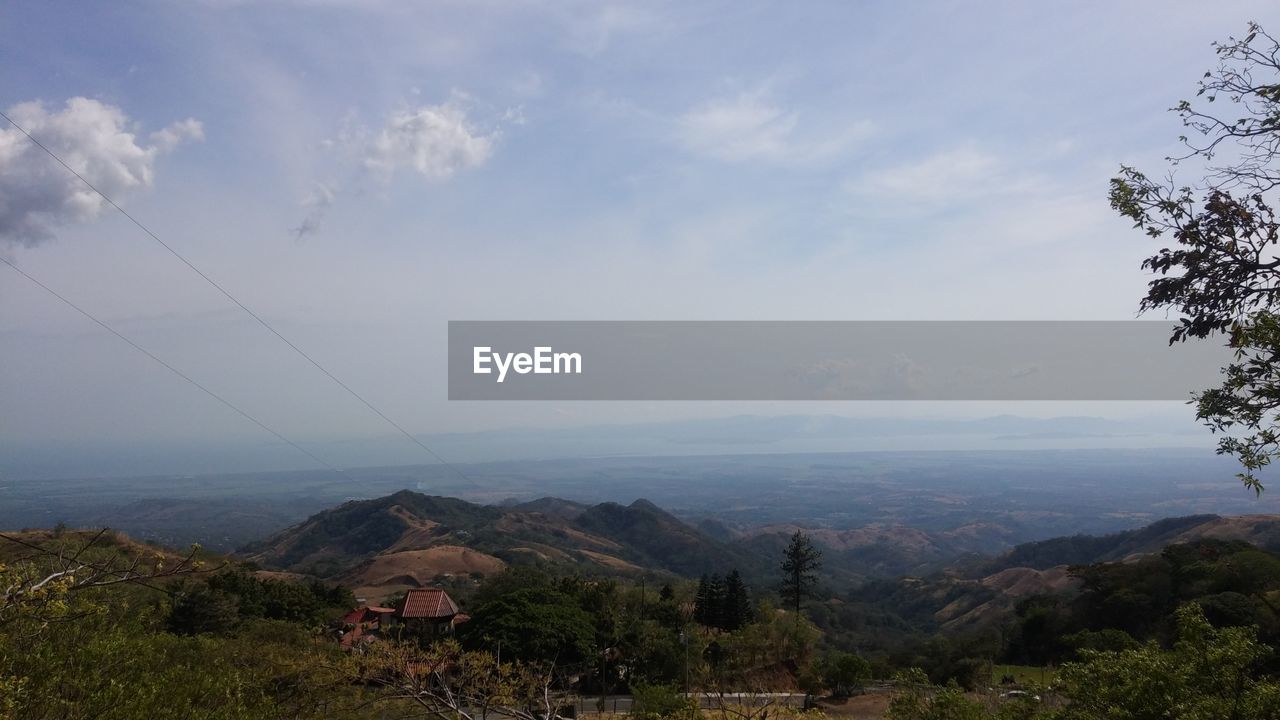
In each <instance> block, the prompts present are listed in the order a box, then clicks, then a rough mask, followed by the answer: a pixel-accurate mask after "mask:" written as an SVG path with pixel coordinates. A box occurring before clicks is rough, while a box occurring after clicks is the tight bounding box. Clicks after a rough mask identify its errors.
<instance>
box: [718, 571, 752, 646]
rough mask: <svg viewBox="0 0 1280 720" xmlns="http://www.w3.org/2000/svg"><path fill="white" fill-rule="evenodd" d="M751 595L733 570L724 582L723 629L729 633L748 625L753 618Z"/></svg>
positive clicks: (738, 574) (737, 573) (739, 575)
mask: <svg viewBox="0 0 1280 720" xmlns="http://www.w3.org/2000/svg"><path fill="white" fill-rule="evenodd" d="M754 615H755V612H754V608H753V607H752V605H751V593H750V592H749V591H748V590H747V585H746V583H744V582H743V581H742V575H741V574H740V573H739V572H738V570H737V568H734V570H733V572H730V573H729V575H728V576H727V577H726V578H725V581H724V629H725V630H728V631H730V632H732V631H734V630H737V629H739V628H741V627H743V626H745V625H747V624H749V623H750V622H751V621H752V620H754V619H755V618H754V617H753V616H754Z"/></svg>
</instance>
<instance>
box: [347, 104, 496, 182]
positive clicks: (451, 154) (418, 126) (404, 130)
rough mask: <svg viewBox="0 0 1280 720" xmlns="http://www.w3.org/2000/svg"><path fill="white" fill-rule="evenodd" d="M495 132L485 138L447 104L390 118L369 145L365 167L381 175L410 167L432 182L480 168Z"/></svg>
mask: <svg viewBox="0 0 1280 720" xmlns="http://www.w3.org/2000/svg"><path fill="white" fill-rule="evenodd" d="M496 140H497V132H494V133H492V134H490V135H485V134H483V133H481V132H478V131H477V130H476V129H475V128H474V127H472V126H471V124H470V123H469V122H468V121H467V115H466V113H465V112H464V111H463V110H462V108H460V107H459V106H458V105H457V104H456V103H454V102H452V101H450V102H447V103H444V104H441V105H428V106H424V107H420V108H417V109H415V110H404V111H400V112H397V113H395V114H393V115H392V116H391V118H390V119H389V120H388V121H387V124H386V126H385V127H383V128H382V129H381V130H380V131H379V132H378V133H377V134H376V135H375V136H374V137H373V139H372V142H370V143H369V146H368V150H367V154H366V155H365V166H366V167H368V168H369V169H370V170H373V171H375V172H381V173H391V172H392V171H394V170H395V169H397V168H400V167H409V168H412V169H414V170H417V171H418V172H419V173H421V174H422V175H424V176H426V177H428V178H431V179H433V180H444V179H447V178H449V177H450V176H452V175H453V174H454V173H455V172H457V171H459V170H464V169H467V168H474V167H479V166H481V165H483V164H484V163H485V161H487V160H488V159H489V157H490V155H492V153H493V146H494V143H495V141H496Z"/></svg>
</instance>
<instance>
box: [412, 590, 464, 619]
mask: <svg viewBox="0 0 1280 720" xmlns="http://www.w3.org/2000/svg"><path fill="white" fill-rule="evenodd" d="M457 614H458V606H457V604H455V603H454V602H453V598H451V597H449V593H447V592H445V591H444V589H443V588H412V589H410V590H409V591H408V593H406V594H405V596H404V602H403V603H401V604H400V612H399V615H400V617H402V618H430V619H438V620H444V619H447V618H451V617H453V616H454V615H457Z"/></svg>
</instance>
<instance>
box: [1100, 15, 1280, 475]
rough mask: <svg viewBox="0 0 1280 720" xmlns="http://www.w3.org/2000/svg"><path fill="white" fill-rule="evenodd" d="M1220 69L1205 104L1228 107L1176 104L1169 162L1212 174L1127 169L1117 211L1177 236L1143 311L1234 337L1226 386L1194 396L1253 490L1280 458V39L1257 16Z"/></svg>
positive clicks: (1179, 334) (1153, 266)
mask: <svg viewBox="0 0 1280 720" xmlns="http://www.w3.org/2000/svg"><path fill="white" fill-rule="evenodd" d="M1213 47H1214V50H1215V52H1216V54H1217V56H1218V66H1217V67H1216V68H1215V69H1213V70H1210V71H1208V72H1206V73H1205V74H1204V77H1203V78H1202V79H1201V80H1200V83H1199V88H1198V91H1197V93H1196V97H1197V98H1198V100H1197V101H1195V103H1199V102H1201V100H1200V99H1202V100H1203V102H1204V103H1206V104H1212V103H1214V102H1215V101H1216V100H1219V99H1221V100H1225V101H1226V102H1225V103H1221V104H1219V105H1218V107H1221V106H1222V105H1226V108H1224V111H1223V112H1221V113H1218V114H1214V113H1211V112H1208V111H1207V110H1206V109H1205V107H1204V106H1202V105H1197V104H1195V103H1193V102H1192V101H1188V100H1183V101H1182V102H1180V103H1178V104H1177V105H1176V106H1175V107H1174V108H1173V111H1174V112H1176V113H1177V114H1178V115H1179V117H1180V118H1181V119H1182V123H1183V125H1184V127H1186V128H1187V129H1188V132H1187V134H1186V135H1183V136H1182V137H1181V138H1179V139H1180V140H1181V142H1182V143H1183V145H1184V147H1185V148H1186V150H1185V152H1184V153H1183V154H1182V155H1181V156H1178V157H1173V158H1170V159H1169V160H1170V161H1171V163H1172V164H1173V165H1174V166H1178V165H1180V164H1183V163H1185V162H1187V161H1192V160H1194V161H1196V162H1197V163H1200V164H1201V165H1203V167H1204V168H1205V177H1204V178H1203V179H1202V180H1201V181H1200V182H1199V183H1198V184H1197V185H1196V186H1195V187H1192V186H1191V185H1182V186H1179V185H1178V184H1176V183H1175V182H1174V180H1173V177H1172V174H1170V176H1169V177H1168V179H1167V180H1165V181H1155V180H1152V179H1150V178H1149V177H1147V176H1146V175H1144V174H1143V173H1141V172H1140V171H1138V170H1137V169H1135V168H1132V167H1122V168H1121V171H1120V174H1119V175H1118V176H1117V177H1116V178H1114V179H1112V181H1111V193H1110V200H1111V206H1112V208H1114V209H1115V210H1116V211H1118V212H1119V213H1120V214H1121V215H1124V216H1125V217H1127V218H1129V219H1131V220H1132V221H1133V222H1134V225H1135V227H1138V228H1140V229H1142V230H1144V231H1145V232H1146V234H1147V235H1149V236H1150V237H1152V238H1165V237H1168V238H1171V239H1172V240H1173V242H1172V243H1171V244H1169V245H1167V246H1165V247H1164V248H1162V249H1160V250H1159V251H1157V252H1156V253H1155V254H1153V255H1151V256H1150V257H1148V258H1147V259H1146V260H1144V261H1143V263H1142V267H1143V269H1145V270H1148V271H1150V272H1152V273H1153V274H1155V275H1157V277H1156V278H1155V279H1154V280H1152V281H1151V282H1150V283H1149V284H1148V289H1147V294H1146V297H1144V298H1143V299H1142V301H1141V303H1140V306H1139V307H1140V309H1141V310H1142V311H1144V312H1145V311H1148V310H1165V311H1173V312H1176V313H1178V314H1180V315H1181V316H1182V317H1181V320H1180V324H1179V325H1178V326H1177V327H1176V328H1175V330H1174V331H1173V334H1172V336H1171V338H1170V344H1172V343H1175V342H1182V341H1186V340H1189V339H1192V338H1195V339H1204V338H1208V337H1210V336H1226V337H1227V338H1228V345H1229V346H1230V347H1231V348H1232V349H1233V350H1234V353H1235V354H1234V358H1233V360H1232V361H1231V362H1230V363H1229V364H1228V365H1227V367H1225V368H1224V369H1223V376H1224V379H1223V382H1222V385H1221V386H1220V387H1217V388H1212V389H1208V390H1204V391H1201V392H1199V393H1195V394H1194V395H1193V398H1194V403H1195V404H1196V415H1197V418H1198V419H1199V420H1200V421H1202V422H1203V423H1204V424H1205V425H1206V426H1208V427H1209V429H1210V430H1211V431H1212V432H1214V433H1216V434H1218V433H1220V434H1221V437H1220V439H1219V442H1218V452H1219V453H1220V454H1223V455H1230V456H1233V457H1235V458H1236V459H1237V460H1238V461H1239V462H1240V464H1241V466H1242V468H1243V472H1241V473H1239V477H1240V479H1241V481H1242V482H1243V483H1244V484H1245V486H1246V487H1249V488H1251V489H1253V490H1254V491H1255V492H1258V493H1261V492H1262V489H1263V485H1262V482H1261V480H1260V479H1259V477H1258V475H1259V472H1260V471H1261V470H1262V469H1263V468H1265V467H1266V466H1267V465H1269V464H1270V463H1271V461H1272V460H1273V459H1274V458H1275V457H1277V456H1278V455H1280V316H1278V314H1280V256H1278V255H1277V250H1278V248H1277V242H1278V241H1280V224H1277V220H1276V216H1275V212H1274V210H1273V208H1274V206H1275V202H1276V198H1275V197H1273V196H1274V195H1275V192H1276V190H1277V188H1280V164H1277V163H1276V162H1275V161H1276V160H1277V158H1278V157H1280V41H1277V40H1276V39H1275V38H1274V37H1272V36H1271V35H1269V34H1268V33H1267V32H1266V31H1265V30H1263V29H1262V27H1261V26H1259V25H1258V24H1256V23H1250V24H1249V27H1248V33H1247V34H1246V35H1245V36H1244V37H1243V38H1241V39H1237V38H1234V37H1232V38H1228V40H1227V41H1226V42H1222V43H1214V45H1213Z"/></svg>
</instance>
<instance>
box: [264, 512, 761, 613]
mask: <svg viewBox="0 0 1280 720" xmlns="http://www.w3.org/2000/svg"><path fill="white" fill-rule="evenodd" d="M241 554H242V555H244V556H246V557H248V558H249V559H251V560H253V561H255V562H258V563H260V564H262V565H264V566H266V567H270V568H275V569H280V570H287V571H292V572H302V573H308V574H313V575H318V576H320V577H327V578H332V579H334V580H338V581H340V582H342V583H344V584H347V585H350V586H352V587H355V588H356V589H357V591H358V592H362V593H364V594H373V595H376V594H378V593H380V592H381V593H383V594H389V593H394V592H396V591H398V590H403V589H404V588H407V587H416V586H420V585H426V584H429V583H431V582H433V581H435V580H436V579H437V578H440V577H441V576H481V575H490V574H493V573H495V572H498V571H500V570H501V569H503V568H504V567H506V566H508V565H552V566H559V567H562V568H566V569H574V570H576V571H578V572H587V573H593V574H620V575H633V576H636V575H643V574H659V575H660V574H667V575H673V576H682V577H691V576H696V575H699V574H702V573H709V572H726V571H727V570H728V569H730V568H733V567H738V568H741V569H742V571H743V572H744V573H748V572H750V571H752V570H756V569H757V566H759V565H760V562H759V561H758V560H757V559H756V558H754V557H753V556H752V555H750V554H749V553H747V552H746V551H745V550H744V549H742V548H738V547H734V546H732V545H730V544H726V543H723V542H721V541H719V540H716V539H714V538H711V537H710V536H708V535H707V534H705V533H703V532H702V531H701V530H698V529H697V528H694V527H691V526H689V525H687V524H685V523H683V522H681V521H680V520H679V519H677V518H675V517H674V516H672V515H670V514H669V513H667V512H665V511H663V510H661V509H660V508H658V507H657V506H656V505H654V504H653V503H650V502H647V501H645V500H637V501H636V502H633V503H632V504H630V505H620V504H617V503H602V504H600V505H596V506H590V507H589V506H581V505H578V504H576V503H570V502H566V501H561V500H557V499H555V498H544V499H542V500H539V501H535V502H532V503H526V504H523V505H512V506H506V507H496V506H489V505H478V504H475V503H469V502H466V501H464V500H458V499H454V498H443V497H434V496H429V495H423V494H420V493H415V492H410V491H407V490H405V491H401V492H397V493H395V494H393V495H389V496H387V497H384V498H378V499H375V500H360V501H353V502H348V503H346V504H343V505H341V506H339V507H336V508H333V509H332V510H326V511H323V512H320V513H317V514H315V515H313V516H311V517H310V518H308V519H307V520H305V521H303V522H302V523H300V524H298V525H296V526H294V527H291V528H288V529H287V530H284V531H283V532H281V533H278V534H277V535H275V536H273V537H271V538H269V539H268V540H266V541H263V542H261V543H256V544H254V545H251V546H248V547H246V548H244V549H243V550H242V551H241Z"/></svg>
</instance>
